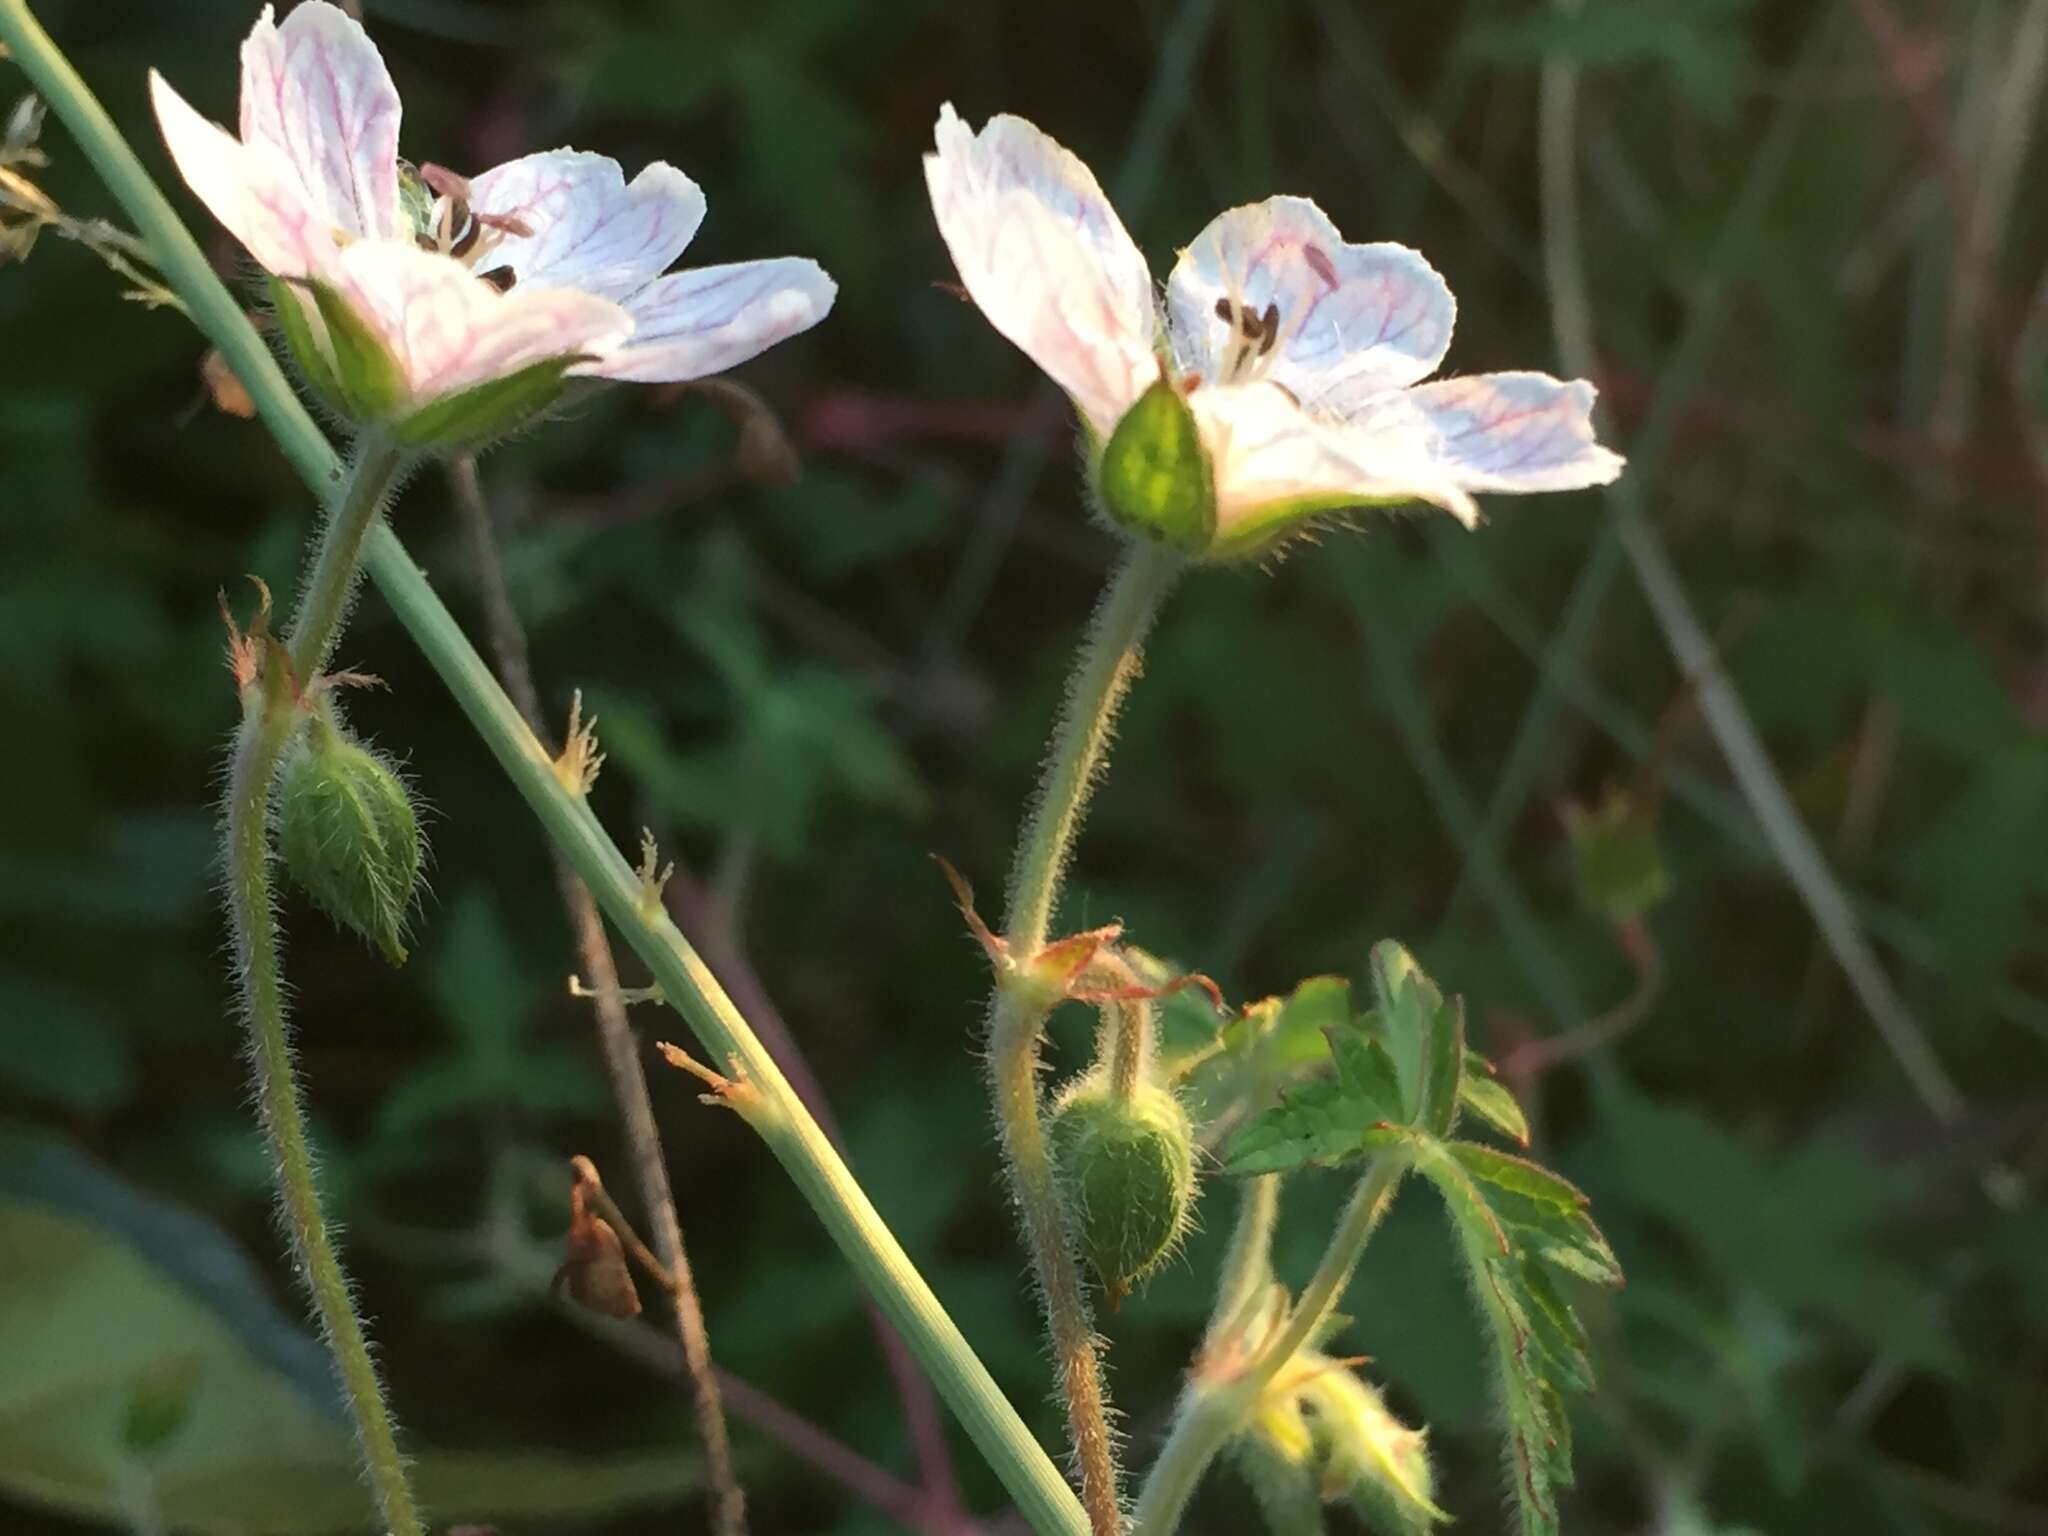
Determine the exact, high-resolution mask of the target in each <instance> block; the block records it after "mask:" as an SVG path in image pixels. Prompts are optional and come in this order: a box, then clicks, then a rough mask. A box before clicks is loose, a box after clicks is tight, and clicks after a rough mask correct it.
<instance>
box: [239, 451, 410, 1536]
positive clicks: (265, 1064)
mask: <svg viewBox="0 0 2048 1536" xmlns="http://www.w3.org/2000/svg"><path fill="white" fill-rule="evenodd" d="M396 470H397V458H396V456H395V455H394V454H392V453H390V452H388V451H387V450H384V449H381V448H371V449H366V451H365V452H364V453H363V454H362V456H361V457H360V458H359V459H358V461H357V465H356V470H355V473H354V475H353V476H352V477H351V478H350V480H349V482H348V484H347V487H346V489H345V490H344V492H343V494H342V497H341V499H340V501H339V502H338V503H337V504H336V506H335V507H334V509H333V511H332V513H331V514H330V515H329V518H328V521H327V524H326V527H325V530H324V532H323V533H322V536H321V540H320V547H319V551H318V553H317V555H316V556H315V558H314V561H313V572H314V577H313V579H312V581H311V582H310V583H309V585H308V587H307V590H306V601H305V603H304V605H303V606H304V610H305V620H304V622H302V623H301V624H299V625H298V626H297V627H296V629H295V630H294V633H293V645H292V654H293V660H294V673H295V675H296V677H297V679H298V681H299V685H300V686H301V687H303V686H305V685H307V684H310V682H311V681H312V675H311V671H310V668H311V667H313V666H317V665H318V659H319V658H321V657H323V656H325V655H326V653H327V652H328V651H329V650H331V649H332V647H333V641H334V634H335V631H336V630H337V629H338V627H339V623H340V616H341V613H342V611H343V610H344V608H345V607H346V605H347V590H348V588H349V586H350V585H351V584H352V583H353V582H354V580H355V560H356V558H359V556H360V552H361V550H362V546H363V541H364V539H365V538H366V537H367V535H368V533H369V530H370V528H371V527H372V526H373V525H374V523H375V522H376V517H377V511H378V509H379V508H380V507H381V506H382V505H383V504H384V498H385V496H386V495H387V494H388V493H389V491H390V488H391V483H392V479H393V477H394V475H395V473H396ZM300 657H304V658H306V660H307V668H308V669H306V670H302V669H301V668H300V666H299V665H298V661H299V658H300ZM245 696H246V697H247V698H248V699H249V700H250V701H251V703H252V706H253V707H252V708H251V711H250V713H249V716H248V718H247V719H246V720H244V721H243V723H242V728H241V731H240V734H239V735H238V736H237V737H236V741H235V751H234V758H233V761H232V763H231V765H230V767H229V771H228V790H227V806H226V815H225V818H224V819H225V822H226V842H227V891H228V917H229V922H230V924H231V926H232V928H233V931H234V943H235V962H236V974H237V980H238V982H239V984H240V989H241V1006H242V1015H243V1019H244V1022H245V1023H247V1025H248V1027H249V1062H250V1066H251V1068H252V1069H253V1071H254V1074H255V1086H256V1104H257V1108H258V1111H259V1113H260V1114H261V1117H262V1121H263V1132H264V1135H265V1137H266V1138H268V1140H269V1143H270V1160H271V1169H272V1172H273V1174H274V1175H275V1177H276V1180H277V1193H278V1204H279V1207H280V1209H281V1210H282V1212H283V1214H284V1220H285V1227H286V1230H287V1231H289V1232H290V1234H291V1240H292V1250H293V1252H294V1254H295V1255H296V1256H297V1259H298V1266H299V1270H300V1273H301V1274H302V1275H303V1276H304V1279H305V1283H306V1290H307V1293H308V1295H310V1296H311V1298H312V1301H313V1310H314V1313H315V1315H316V1316H317V1317H318V1318H319V1322H320V1332H321V1335H322V1337H323V1338H325V1340H326V1341H327V1348H328V1350H329V1352H330V1353H331V1354H332V1355H333V1356H334V1366H335V1372H336V1374H337V1376H338V1377H339V1378H340V1381H341V1387H342V1392H343V1395H344V1396H345V1397H346V1398H347V1400H348V1407H349V1412H350V1414H351V1415H352V1416H353V1418H354V1420H355V1427H356V1438H357V1441H358V1442H359V1444H360V1446H361V1448H362V1454H363V1461H364V1464H365V1466H366V1467H367V1469H368V1471H369V1478H370V1488H371V1491H372V1492H373V1493H374V1494H375V1495H376V1499H377V1507H378V1509H379V1510H380V1511H381V1513H382V1515H383V1519H384V1525H385V1527H386V1529H387V1530H388V1531H390V1533H391V1536H420V1533H421V1530H422V1526H421V1524H420V1517H419V1513H418V1511H417V1509H416V1508H415V1506H414V1503H413V1497H412V1490H411V1488H410V1487H409V1486H408V1484H407V1482H406V1475H405V1462H404V1460H403V1458H401V1457H400V1455H399V1453H398V1439H397V1435H396V1432H395V1431H394V1429H393V1427H392V1423H391V1412H390V1409H389V1407H388V1406H387V1405H386V1403H385V1401H384V1389H383V1386H382V1384H381V1383H380V1382H379V1381H378V1379H377V1368H376V1365H375V1364H374V1363H373V1362H372V1361H371V1359H370V1346H369V1341H368V1340H367V1338H366V1337H365V1336H364V1333H363V1325H362V1321H361V1319H360V1318H358V1317H357V1316H356V1311H355V1304H354V1301H353V1299H352V1298H351V1296H350V1295H349V1285H348V1277H347V1276H346V1275H345V1274H343V1272H342V1268H341V1259H340V1257H339V1255H337V1254H336V1252H335V1250H334V1240H333V1237H332V1235H331V1234H330V1233H329V1231H328V1229H327V1222H326V1218H325V1217H324V1216H323V1215H322V1214H321V1210H320V1192H319V1189H318V1187H317V1185H316V1184H315V1182H314V1178H313V1155H312V1150H311V1147H310V1146H309V1145H308V1142H307V1138H306V1119H305V1113H304V1110H303V1109H302V1107H301V1105H300V1103H299V1084H298V1074H297V1071H296V1068H295V1066H294V1064H293V1060H292V1048H291V1038H290V1034H289V1032H288V1030H287V1027H286V1021H285V1006H284V985H283V976H282V973H281V967H280V961H279V942H278V928H277V913H276V911H275V908H274V903H273V898H272V895H271V882H270V802H271V791H272V789H273V787H274V785H275V783H276V780H277V768H278V763H279V761H280V760H281V759H282V758H283V756H284V753H285V750H286V749H287V748H288V747H289V746H290V744H291V739H292V736H293V734H294V732H295V731H296V730H297V728H298V726H299V725H300V723H301V721H302V719H303V718H304V715H303V711H302V708H301V706H300V703H299V700H298V697H297V695H296V692H295V691H294V690H293V689H290V688H286V689H275V688H273V689H271V690H268V691H266V690H265V689H264V688H263V687H262V686H261V685H260V684H257V685H254V686H251V687H250V688H249V689H248V691H247V693H246V695H245Z"/></svg>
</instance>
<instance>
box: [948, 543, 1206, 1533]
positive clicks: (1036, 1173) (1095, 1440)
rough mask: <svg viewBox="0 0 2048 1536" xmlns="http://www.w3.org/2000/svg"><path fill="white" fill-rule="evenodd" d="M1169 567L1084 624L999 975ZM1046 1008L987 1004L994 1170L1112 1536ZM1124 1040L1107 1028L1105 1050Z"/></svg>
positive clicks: (1014, 881) (1096, 1372) (1099, 1404)
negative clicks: (1050, 1087)
mask: <svg viewBox="0 0 2048 1536" xmlns="http://www.w3.org/2000/svg"><path fill="white" fill-rule="evenodd" d="M1182 563H1183V562H1182V559H1181V557H1180V556H1179V555H1177V554H1175V553H1173V552H1172V551H1170V550H1168V549H1166V548H1164V547H1163V546H1160V545H1155V544H1149V543H1134V544H1132V545H1130V546H1129V547H1128V549H1127V551H1126V553H1125V555H1124V558H1123V560H1122V561H1121V562H1120V563H1119V564H1118V566H1117V569H1116V573H1115V574H1114V575H1113V576H1112V577H1111V578H1110V582H1109V587H1108V589H1107V590H1106V591H1105V592H1104V594H1103V598H1102V602H1101V603H1100V605H1099V606H1098V607H1097V608H1096V610H1095V616H1094V618H1093V619H1091V620H1090V621H1089V626H1088V634H1087V637H1086V638H1085V639H1084V640H1083V641H1082V644H1081V651H1080V659H1079V662H1078V663H1077V665H1076V667H1075V669H1074V676H1073V681H1072V682H1071V683H1070V684H1069V686H1068V690H1067V698H1066V703H1065V704H1064V706H1063V707H1062V708H1061V711H1060V718H1059V723H1058V724H1057V725H1056V726H1055V727H1054V728H1053V738H1052V748H1051V751H1050V753H1049V755H1048V757H1047V760H1046V770H1045V778H1044V780H1043V781H1042V782H1041V783H1040V785H1039V788H1038V795H1037V798H1036V799H1035V800H1034V801H1033V802H1032V806H1031V812H1030V815H1029V817H1028V818H1027V819H1026V821H1025V824H1024V830H1023V834H1022V836H1021V837H1020V838H1019V839H1018V843H1017V859H1016V864H1015V866H1014V868H1013V869H1012V871H1011V876H1010V910H1009V921H1008V925H1007V928H1006V930H1005V931H1006V938H1007V941H1008V945H1009V954H1010V957H1011V961H1012V963H1013V964H1015V965H1018V966H1028V965H1029V963H1030V960H1031V958H1032V956H1034V955H1036V954H1037V953H1038V952H1039V951H1040V950H1041V949H1043V948H1044V947H1045V941H1046V934H1047V931H1048V930H1049V929H1050V928H1051V926H1052V913H1053V906H1054V904H1055V902H1056V901H1057V900H1058V897H1059V882H1060V875H1061V873H1062V872H1063V871H1064V870H1065V868H1066V864H1067V855H1068V853H1069V851H1070V850H1071V849H1072V847H1073V842H1074V834H1075V832H1076V831H1077V830H1078V829H1079V827H1080V824H1081V816H1082V813H1083V811H1084V810H1085V809H1086V808H1087V804H1088V796H1089V793H1090V791H1091V790H1093V788H1094V787H1095V780H1096V778H1097V776H1098V774H1099V773H1100V771H1101V767H1102V757H1103V753H1104V751H1105V750H1106V748H1107V747H1108V745H1109V738H1110V732H1111V730H1112V728H1113V726H1114V724H1115V721H1116V712H1117V708H1118V706H1119V705H1121V704H1122V703H1123V698H1124V694H1125V693H1126V692H1127V691H1129V689H1130V686H1131V683H1132V680H1133V679H1135V678H1136V677H1137V675H1138V665H1139V655H1140V651H1141V648H1142V646H1143V644H1144V640H1145V634H1146V632H1147V631H1148V630H1149V629H1150V628H1151V627H1152V619H1153V616H1154V615H1155V614H1157V613H1158V611H1159V604H1160V602H1161V601H1162V600H1163V599H1164V598H1165V596H1166V594H1167V591H1168V590H1169V589H1170V588H1171V587H1172V585H1173V581H1174V578H1175V577H1176V576H1177V575H1178V574H1179V573H1180V569H1181V566H1182ZM1047 1012H1048V1004H1047V1001H1046V999H1045V998H1044V996H1043V994H1042V992H1041V990H1040V988H1039V987H1038V986H1037V985H1036V984H1035V983H1033V982H1031V981H1030V980H1029V979H1028V978H1026V977H1025V976H1023V975H1022V974H1017V975H1014V976H1013V977H1012V978H1009V979H1006V980H1003V981H999V982H998V984H997V986H996V990H995V996H994V997H993V998H992V999H991V1001H990V1004H989V1030H988V1038H989V1074H990V1081H991V1088H992V1094H993V1098H994V1101H995V1112H996V1126H997V1129H998V1132H999V1135H1000V1138H1001V1142H1002V1150H1003V1163H1004V1166H1005V1167H1006V1168H1007V1169H1008V1170H1009V1174H1010V1183H1011V1186H1012V1188H1013V1189H1014V1190H1015V1192H1016V1197H1017V1209H1018V1213H1019V1215H1020V1216H1021V1217H1022V1219H1023V1226H1024V1237H1025V1243H1026V1245H1027V1246H1028V1247H1029V1249H1030V1251H1031V1268H1032V1271H1033V1273H1034V1275H1035V1276H1036V1278H1037V1281H1038V1292H1039V1300H1040V1303H1041V1304H1042V1306H1043V1307H1044V1310H1045V1321H1046V1332H1047V1333H1048V1334H1049V1335H1050V1337H1051V1340H1052V1347H1053V1359H1054V1362H1055V1363H1056V1365H1057V1366H1058V1368H1059V1376H1060V1386H1061V1389H1062V1391H1063V1392H1064V1393H1065V1396H1066V1401H1067V1434H1068V1438H1069V1439H1070V1440H1071V1441H1072V1443H1073V1448H1074V1459H1075V1461H1076V1463H1077V1464H1078V1466H1079V1469H1080V1474H1081V1503H1082V1505H1083V1506H1084V1507H1085V1508H1086V1510H1087V1512H1088V1520H1089V1524H1090V1525H1091V1526H1092V1528H1093V1530H1094V1532H1095V1536H1120V1533H1121V1532H1122V1530H1123V1509H1122V1504H1121V1502H1120V1499H1119V1497H1118V1493H1117V1468H1116V1443H1115V1440H1114V1438H1113V1437H1112V1436H1111V1434H1110V1431H1109V1409H1108V1403H1107V1394H1106V1393H1105V1392H1104V1390H1103V1383H1102V1361H1101V1357H1100V1354H1099V1351H1098V1349H1097V1342H1096V1337H1095V1321H1094V1318H1093V1316H1092V1315H1091V1313H1090V1311H1089V1307H1088V1296H1087V1292H1086V1290H1085V1289H1084V1288H1083V1285H1082V1281H1081V1269H1080V1265H1079V1263H1078V1261H1077V1259H1076V1257H1075V1253H1074V1243H1073V1237H1072V1234H1071V1233H1070V1232H1069V1231H1068V1230H1067V1222H1066V1215H1065V1213H1064V1211H1063V1210H1062V1209H1061V1205H1060V1196H1059V1189H1058V1185H1057V1182H1056V1180H1055V1178H1054V1174H1053V1167H1052V1158H1051V1156H1050V1155H1049V1153H1048V1152H1047V1149H1046V1143H1045V1126H1044V1123H1043V1118H1042V1114H1041V1105H1040V1102H1039V1093H1038V1073H1039V1064H1040V1063H1039V1047H1040V1045H1041V1044H1042V1042H1043V1039H1044V1033H1045V1020H1046V1015H1047ZM1128 1033H1129V1031H1128V1029H1119V1030H1118V1038H1119V1041H1121V1040H1122V1039H1123V1037H1124V1036H1125V1035H1127V1034H1128Z"/></svg>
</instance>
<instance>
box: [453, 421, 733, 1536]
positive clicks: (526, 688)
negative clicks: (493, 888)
mask: <svg viewBox="0 0 2048 1536" xmlns="http://www.w3.org/2000/svg"><path fill="white" fill-rule="evenodd" d="M448 481H449V484H450V486H451V487H452V489H453V491H454V494H455V505H456V509H457V510H458V511H459V512H460V513H461V515H462V521H463V526H464V527H465V528H466V529H467V530H468V533H469V548H470V555H471V558H472V560H473V561H474V564H475V566H476V581H477V591H478V594H479V595H480V596H481V597H482V599H483V608H484V630H485V633H486V634H487V635H488V636H489V638H490V644H491V651H492V654H493V655H495V656H496V657H497V660H498V679H499V681H500V682H502V683H503V684H504V685H505V692H506V693H507V694H508V695H509V696H510V697H511V699H512V702H513V703H514V704H515V705H516V706H517V707H518V709H519V713H520V715H521V716H522V717H524V719H525V721H526V724H527V727H528V728H529V729H530V730H531V731H532V732H533V733H534V735H535V736H537V737H543V738H544V737H545V735H546V732H547V723H546V720H545V719H544V717H543V716H542V714H541V707H540V692H539V690H538V689H537V688H536V687H535V685H534V681H533V665H532V661H531V657H530V654H529V651H528V648H527V643H526V629H525V626H524V625H522V624H521V623H520V622H519V612H518V610H517V609H516V608H514V607H513V606H512V594H511V593H510V592H509V591H508V590H506V586H505V565H504V562H503V561H502V560H501V559H500V558H499V556H498V537H497V530H496V529H495V527H494V526H493V524H492V521H491V509H490V504H489V503H488V502H487V501H486V500H485V499H484V491H483V482H482V481H481V480H480V479H479V478H478V475H477V468H476V459H475V457H474V456H472V455H467V454H466V455H464V456H463V457H461V458H459V459H456V460H454V461H453V462H452V463H451V464H449V466H448ZM548 861H549V863H550V864H551V865H552V866H553V868H554V872H555V885H556V888H557V889H558V890H559V891H560V892H561V896H562V908H563V911H564V913H565V915H566V916H567V917H568V920H569V930H570V932H571V933H572V934H573V935H574V936H575V940H576V952H577V955H578V957H579V958H580V960H581V962H582V966H583V974H584V976H585V977H586V978H587V980H588V986H589V991H590V1007H591V1016H592V1017H593V1018H594V1019H595V1020H596V1021H597V1036H598V1044H599V1045H600V1047H601V1048H602V1049H603V1052H604V1063H605V1072H606V1074H607V1075H608V1076H609V1077H610V1079H611V1085H612V1098H613V1100H614V1101H615V1102H616V1103H617V1105H618V1108H619V1115H620V1118H621V1119H622V1120H623V1121H624V1122H625V1130H626V1144H627V1147H628V1148H629V1150H630V1151H631V1154H632V1162H633V1177H634V1180H635V1182H636V1183H637V1184H638V1186H639V1189H640V1203H641V1206H642V1207H643V1208H644V1209H645V1210H646V1212H647V1221H648V1225H649V1226H650V1227H651V1228H652V1229H653V1233H654V1251H655V1253H656V1254H657V1255H658V1256H659V1257H660V1259H661V1263H662V1268H663V1269H664V1271H665V1272H666V1273H667V1275H668V1277H669V1279H670V1282H671V1283H670V1288H669V1294H670V1300H671V1302H672V1304H673V1309H674V1314H675V1325H676V1339H677V1342H678V1343H680V1344H681V1345H682V1350H683V1362H684V1365H685V1367H686V1368H687V1370H688V1373H689V1378H690V1396H691V1407H692V1410H693V1411H694V1412H695V1414H696V1418H697V1437H698V1439H699V1440H701V1441H702V1442H703V1445H704V1463H705V1470H706V1472H707V1473H708V1474H709V1477H710V1482H711V1487H710V1489H709V1493H708V1497H709V1500H710V1504H711V1525H712V1529H713V1530H714V1531H716V1532H718V1533H719V1536H741V1533H743V1532H744V1531H745V1530H746V1528H747V1500H746V1493H745V1491H744V1490H743V1489H742V1488H741V1487H740V1482H739V1478H738V1476H737V1474H735V1473H734V1471H733V1465H732V1444H731V1440H730V1437H729V1436H728V1435H727V1434H726V1427H725V1410H724V1407H723V1405H722V1404H721V1403H720V1401H719V1394H718V1378H717V1377H716V1376H715V1375H714V1374H713V1372H712V1367H711V1336H710V1333H709V1331H708V1330H707V1329H706V1327H705V1325H704V1308H703V1304H702V1303H701V1302H700V1301H699V1299H698V1296H697V1282H696V1278H695V1276H694V1275H692V1274H691V1272H690V1256H689V1253H688V1251H687V1250H686V1249H685V1248H684V1246H683V1224H682V1218H681V1217H680V1216H679V1215H678V1214H677V1212H676V1200H675V1192H674V1190H673V1188H672V1187H671V1186H670V1184H669V1177H668V1159H667V1157H666V1156H665V1155H664V1154H663V1152H662V1147H661V1130H660V1128H659V1127H658V1126H657V1125H656V1124H655V1121H654V1101H653V1100H652V1099H651V1098H650V1097H649V1095H648V1092H647V1072H646V1069H645V1068H644V1067H643V1066H642V1065H641V1063H640V1042H639V1040H638V1039H637V1038H636V1037H635V1035H634V1033H633V1026H632V1024H631V1023H630V1022H629V1021H628V1019H627V1018H626V1004H625V1000H624V997H623V995H622V993H621V991H620V988H619V967H618V962H617V961H616V960H615V959H614V958H613V956H612V946H611V942H610V941H609V940H608V939H607V938H606V937H605V932H604V917H603V914H601V913H600V912H599V911H598V910H597V901H596V899H595V898H594V897H592V896H591V894H590V887H589V886H587V885H585V884H584V883H583V882H582V881H581V880H580V879H578V878H577V875H576V872H575V871H574V870H573V869H571V868H570V867H569V865H568V863H567V862H566V861H565V860H564V859H563V857H562V855H561V851H560V850H559V849H557V848H556V847H555V846H554V845H553V844H552V843H550V844H549V845H548Z"/></svg>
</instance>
